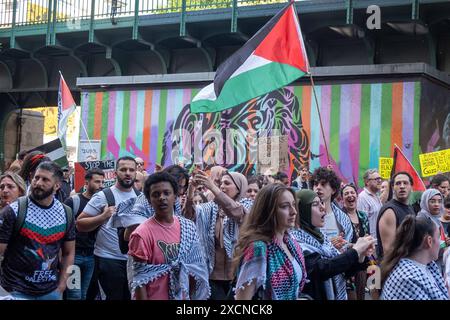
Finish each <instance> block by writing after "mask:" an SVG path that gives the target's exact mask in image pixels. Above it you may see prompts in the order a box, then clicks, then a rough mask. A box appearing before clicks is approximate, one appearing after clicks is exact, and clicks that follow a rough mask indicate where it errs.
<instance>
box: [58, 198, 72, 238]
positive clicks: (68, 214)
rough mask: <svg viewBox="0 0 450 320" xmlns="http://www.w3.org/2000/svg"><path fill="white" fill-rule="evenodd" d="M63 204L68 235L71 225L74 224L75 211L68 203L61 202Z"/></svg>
mask: <svg viewBox="0 0 450 320" xmlns="http://www.w3.org/2000/svg"><path fill="white" fill-rule="evenodd" d="M61 204H62V205H63V208H64V213H65V214H66V235H67V232H68V231H69V227H70V226H71V225H72V223H73V220H74V219H73V218H74V217H73V215H74V211H72V209H71V208H70V207H69V206H68V205H65V204H64V203H62V202H61Z"/></svg>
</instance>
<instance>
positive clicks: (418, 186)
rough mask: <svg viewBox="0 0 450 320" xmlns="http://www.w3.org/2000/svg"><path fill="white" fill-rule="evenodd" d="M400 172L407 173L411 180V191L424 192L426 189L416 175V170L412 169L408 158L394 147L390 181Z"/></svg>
mask: <svg viewBox="0 0 450 320" xmlns="http://www.w3.org/2000/svg"><path fill="white" fill-rule="evenodd" d="M400 171H405V172H407V173H409V175H410V176H411V177H412V178H413V186H412V189H413V191H425V190H426V187H425V184H424V183H423V181H422V179H421V178H420V176H419V174H418V173H417V171H416V169H414V167H413V165H412V164H411V162H409V161H408V158H406V156H405V155H404V154H403V152H402V151H401V150H400V148H399V147H398V146H397V145H395V146H394V163H393V165H392V171H391V180H392V177H393V176H394V175H395V174H396V173H397V172H400Z"/></svg>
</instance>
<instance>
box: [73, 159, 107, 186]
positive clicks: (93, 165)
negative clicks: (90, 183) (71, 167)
mask: <svg viewBox="0 0 450 320" xmlns="http://www.w3.org/2000/svg"><path fill="white" fill-rule="evenodd" d="M115 167H116V162H115V161H114V160H105V161H87V162H76V163H75V191H77V192H78V191H80V190H81V189H82V188H83V186H84V182H85V181H84V176H85V175H86V172H87V171H88V170H91V169H100V170H102V171H103V173H104V174H105V181H104V183H103V186H104V187H105V188H107V187H111V186H113V185H114V183H115V182H116V176H115Z"/></svg>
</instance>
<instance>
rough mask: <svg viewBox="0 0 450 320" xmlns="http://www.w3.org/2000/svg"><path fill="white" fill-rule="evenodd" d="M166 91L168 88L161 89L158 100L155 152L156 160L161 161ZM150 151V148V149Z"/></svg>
mask: <svg viewBox="0 0 450 320" xmlns="http://www.w3.org/2000/svg"><path fill="white" fill-rule="evenodd" d="M167 92H168V90H161V96H160V98H159V99H160V100H159V119H158V137H159V138H158V149H157V153H156V162H158V163H161V161H162V159H161V158H162V149H163V143H164V139H163V137H164V132H165V130H166V125H167V124H166V113H167ZM150 152H151V150H150Z"/></svg>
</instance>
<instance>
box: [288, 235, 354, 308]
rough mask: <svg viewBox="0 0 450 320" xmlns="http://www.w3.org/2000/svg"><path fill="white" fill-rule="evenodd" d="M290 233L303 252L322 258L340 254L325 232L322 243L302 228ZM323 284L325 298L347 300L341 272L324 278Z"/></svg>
mask: <svg viewBox="0 0 450 320" xmlns="http://www.w3.org/2000/svg"><path fill="white" fill-rule="evenodd" d="M291 234H292V236H293V237H294V238H295V239H296V240H297V241H298V242H299V243H300V246H301V247H302V249H303V252H305V254H306V253H307V252H312V253H318V254H320V256H321V257H322V258H324V259H331V258H334V257H336V256H338V255H339V254H340V252H339V251H338V250H337V249H336V248H335V247H333V245H332V244H331V242H330V240H328V237H327V236H326V235H325V234H324V235H323V243H320V242H319V241H318V240H317V239H316V238H315V237H313V236H312V235H311V234H309V233H308V232H306V231H305V230H303V229H293V230H291ZM324 284H325V292H326V295H327V300H347V291H346V282H345V277H344V275H343V274H338V275H336V276H334V277H332V278H330V279H327V280H325V281H324Z"/></svg>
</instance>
